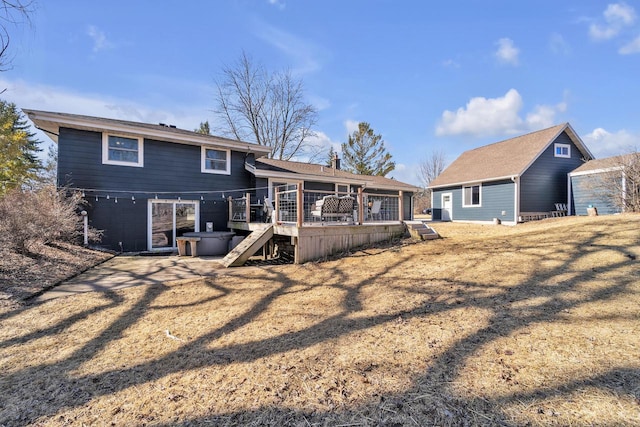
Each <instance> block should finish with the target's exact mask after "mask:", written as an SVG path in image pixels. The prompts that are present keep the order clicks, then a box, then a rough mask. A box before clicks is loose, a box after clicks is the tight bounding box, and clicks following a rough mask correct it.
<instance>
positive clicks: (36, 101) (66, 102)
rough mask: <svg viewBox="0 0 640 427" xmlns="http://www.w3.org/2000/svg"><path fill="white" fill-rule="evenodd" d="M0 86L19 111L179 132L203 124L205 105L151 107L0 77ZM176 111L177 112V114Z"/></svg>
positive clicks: (104, 96)
mask: <svg viewBox="0 0 640 427" xmlns="http://www.w3.org/2000/svg"><path fill="white" fill-rule="evenodd" d="M0 87H3V88H6V91H5V92H4V94H3V98H4V99H6V100H8V101H10V102H13V103H15V104H16V105H17V106H18V108H28V109H34V110H43V111H54V112H62V113H70V114H83V115H88V116H95V117H104V118H110V119H120V120H131V121H139V122H143V123H160V122H162V123H171V124H175V125H176V126H177V127H179V128H181V129H187V130H193V129H196V128H197V127H198V126H199V124H200V122H201V121H203V112H205V111H206V110H207V106H202V107H197V106H194V105H185V106H176V105H173V106H172V107H171V109H170V110H169V109H168V108H167V109H163V108H162V107H157V108H151V107H149V106H147V105H143V104H140V103H138V102H135V101H131V100H127V99H120V98H116V97H112V96H107V95H103V94H98V93H90V94H87V93H79V92H75V91H72V90H69V89H66V88H62V87H54V86H48V85H43V84H32V83H29V82H26V81H24V80H6V79H2V78H0ZM176 112H177V113H176Z"/></svg>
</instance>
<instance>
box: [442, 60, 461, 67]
mask: <svg viewBox="0 0 640 427" xmlns="http://www.w3.org/2000/svg"><path fill="white" fill-rule="evenodd" d="M442 66H443V67H445V68H460V64H459V63H458V62H456V61H454V60H453V59H446V60H444V61H442Z"/></svg>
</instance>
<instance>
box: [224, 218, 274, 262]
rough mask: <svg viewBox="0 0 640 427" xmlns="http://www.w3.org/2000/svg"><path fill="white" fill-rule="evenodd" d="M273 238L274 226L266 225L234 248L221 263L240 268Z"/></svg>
mask: <svg viewBox="0 0 640 427" xmlns="http://www.w3.org/2000/svg"><path fill="white" fill-rule="evenodd" d="M272 237H273V225H272V224H269V225H265V226H264V228H260V229H258V230H255V231H253V232H252V233H251V234H249V235H248V236H247V237H246V238H245V239H244V240H242V242H240V244H238V246H236V247H235V248H233V249H232V250H231V252H229V253H228V254H227V255H226V256H225V257H224V258H223V259H222V260H221V261H220V263H221V264H222V265H224V266H225V267H239V266H241V265H243V264H244V263H245V262H247V260H248V259H249V258H251V256H253V254H255V253H256V251H258V249H260V248H261V247H263V246H264V245H265V244H266V243H267V242H268V241H269V239H271V238H272Z"/></svg>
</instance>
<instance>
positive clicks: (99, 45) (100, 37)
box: [87, 25, 115, 53]
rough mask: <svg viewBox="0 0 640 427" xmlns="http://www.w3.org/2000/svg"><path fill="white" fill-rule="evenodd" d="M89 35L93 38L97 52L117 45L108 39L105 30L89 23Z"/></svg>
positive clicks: (94, 48) (95, 51)
mask: <svg viewBox="0 0 640 427" xmlns="http://www.w3.org/2000/svg"><path fill="white" fill-rule="evenodd" d="M87 35H88V36H89V37H90V38H91V40H93V52H94V53H97V52H99V51H101V50H105V49H111V48H113V47H114V46H115V45H114V44H113V43H112V42H111V41H109V40H108V39H107V36H106V34H105V33H104V31H102V30H100V29H99V28H98V27H96V26H95V25H89V27H88V28H87Z"/></svg>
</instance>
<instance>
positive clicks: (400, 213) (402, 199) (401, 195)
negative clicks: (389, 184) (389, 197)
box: [398, 191, 404, 221]
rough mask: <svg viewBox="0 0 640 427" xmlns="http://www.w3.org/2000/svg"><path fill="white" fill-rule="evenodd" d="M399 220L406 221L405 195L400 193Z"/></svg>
mask: <svg viewBox="0 0 640 427" xmlns="http://www.w3.org/2000/svg"><path fill="white" fill-rule="evenodd" d="M398 210H399V212H398V220H400V221H402V220H404V193H403V192H402V191H398Z"/></svg>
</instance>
